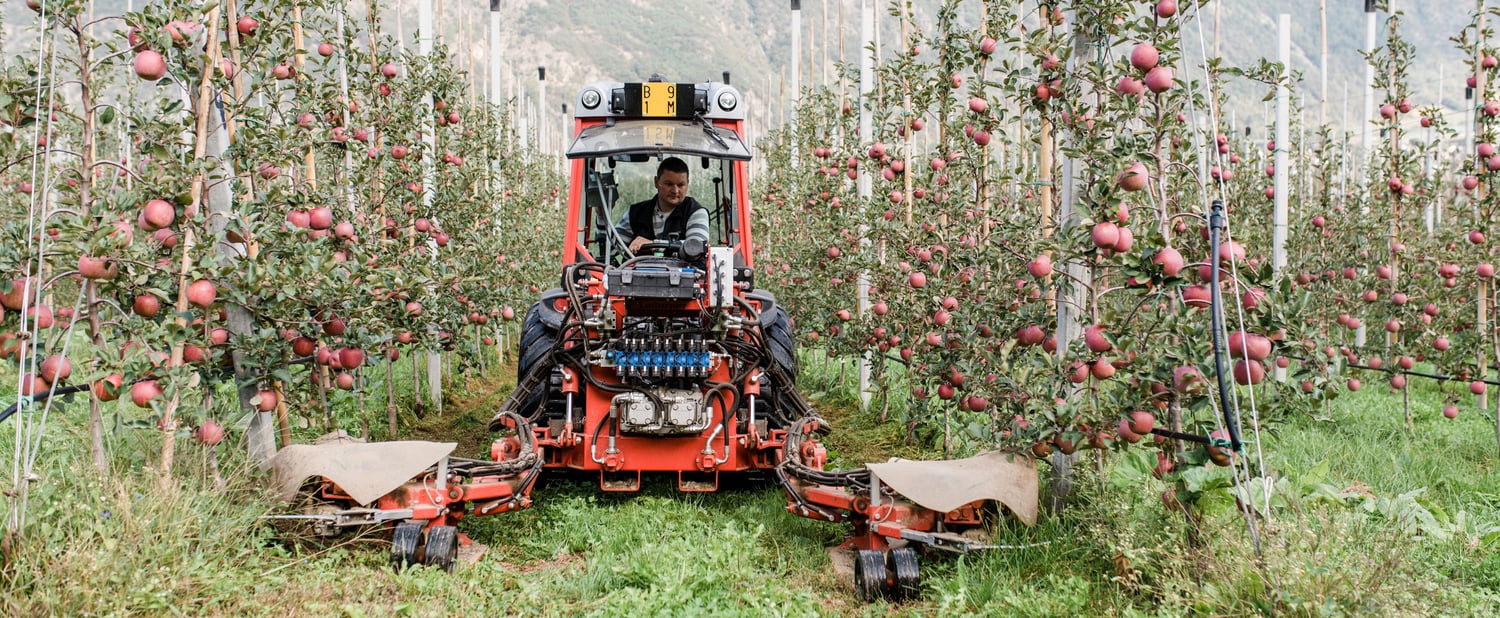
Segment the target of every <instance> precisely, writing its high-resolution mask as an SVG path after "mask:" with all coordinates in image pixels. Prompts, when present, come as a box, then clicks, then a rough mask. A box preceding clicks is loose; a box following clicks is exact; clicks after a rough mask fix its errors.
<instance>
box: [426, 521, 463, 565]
mask: <svg viewBox="0 0 1500 618" xmlns="http://www.w3.org/2000/svg"><path fill="white" fill-rule="evenodd" d="M457 562H458V528H455V527H453V526H433V527H431V528H429V529H428V530H427V551H426V553H425V554H424V555H423V556H422V564H425V565H427V566H430V567H437V568H440V569H442V570H444V571H450V572H451V571H452V570H453V565H454V564H455V563H457Z"/></svg>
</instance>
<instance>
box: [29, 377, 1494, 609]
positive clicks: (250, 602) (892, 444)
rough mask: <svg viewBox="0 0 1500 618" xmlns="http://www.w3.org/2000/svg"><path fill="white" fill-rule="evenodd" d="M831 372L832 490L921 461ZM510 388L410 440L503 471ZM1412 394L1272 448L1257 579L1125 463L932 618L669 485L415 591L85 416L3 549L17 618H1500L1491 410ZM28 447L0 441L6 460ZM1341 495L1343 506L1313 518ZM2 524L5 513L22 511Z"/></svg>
mask: <svg viewBox="0 0 1500 618" xmlns="http://www.w3.org/2000/svg"><path fill="white" fill-rule="evenodd" d="M830 368H831V369H830V370H829V371H828V372H827V373H825V372H824V369H823V365H822V362H821V359H818V360H817V361H813V362H809V361H808V360H806V359H805V360H804V363H803V383H804V386H805V387H806V388H807V389H808V390H809V391H812V392H815V393H817V394H816V396H815V397H814V398H815V401H816V402H817V404H818V406H819V408H820V410H821V411H822V412H823V413H824V414H825V416H826V417H827V418H829V419H830V420H831V421H832V422H833V423H834V425H835V427H836V429H837V433H836V434H835V435H834V436H831V437H830V440H829V448H830V451H831V453H832V454H833V455H834V461H835V462H836V463H837V464H838V465H843V466H847V465H854V464H855V463H857V462H859V461H863V460H870V461H873V460H878V459H883V458H884V457H885V456H888V455H891V454H897V455H901V456H908V457H912V456H922V455H923V454H924V452H923V451H922V449H920V448H918V447H916V446H913V445H910V444H908V443H907V441H906V435H905V432H904V430H903V428H901V427H900V426H897V425H896V424H893V423H887V424H880V423H877V422H875V421H874V419H873V413H862V412H859V411H858V410H857V404H856V400H855V399H854V398H853V397H852V396H851V394H850V393H848V391H847V390H844V389H842V388H840V387H839V386H838V378H837V367H836V365H830ZM830 374H831V375H830ZM399 375H400V372H398V376H399ZM501 376H502V377H500V378H495V377H493V376H489V377H486V376H471V377H470V379H456V380H454V382H453V383H452V384H450V387H449V393H450V395H449V396H450V399H449V401H448V404H447V405H446V406H445V411H444V412H443V414H442V415H441V416H439V415H437V414H436V413H435V412H428V413H427V414H426V415H424V416H423V417H421V418H417V417H416V416H415V415H412V414H410V413H409V412H408V413H405V414H404V415H403V433H404V434H405V435H406V436H408V437H421V438H426V439H457V440H458V441H459V442H460V443H461V445H462V446H461V449H463V450H464V451H483V450H485V446H486V444H487V442H488V438H487V436H486V434H485V433H484V432H483V430H482V428H476V427H479V426H481V425H482V424H483V422H484V421H486V420H488V418H489V415H490V414H491V413H492V412H493V409H494V407H495V406H496V405H497V404H498V402H499V398H500V397H502V396H503V394H504V392H505V391H506V390H507V389H508V388H509V385H510V380H509V379H506V378H505V377H504V374H503V372H502V373H501ZM846 378H847V380H846V381H847V382H849V383H852V374H848V373H846ZM398 379H399V377H398ZM1369 381H1370V382H1375V381H1376V380H1373V379H1372V380H1369ZM1414 385H1415V387H1414V388H1413V391H1412V409H1413V416H1414V429H1415V432H1414V433H1410V434H1409V433H1408V432H1407V430H1406V425H1405V420H1404V414H1403V411H1402V407H1401V398H1400V397H1399V396H1393V395H1391V394H1388V393H1386V392H1384V389H1378V388H1374V387H1371V388H1367V389H1366V390H1364V391H1362V392H1359V393H1353V394H1349V395H1346V396H1344V397H1341V398H1339V399H1338V400H1336V401H1335V402H1334V404H1333V405H1332V406H1331V408H1330V409H1329V410H1328V414H1327V418H1326V419H1325V420H1319V419H1314V418H1311V417H1307V416H1302V415H1293V416H1292V418H1291V419H1290V420H1289V421H1288V422H1286V423H1283V424H1281V425H1280V426H1279V427H1278V428H1277V429H1276V431H1275V432H1274V433H1270V432H1264V433H1263V435H1262V439H1263V443H1262V447H1263V449H1264V453H1265V463H1266V466H1267V468H1268V469H1269V470H1271V471H1273V472H1274V473H1275V474H1276V475H1277V476H1278V477H1290V478H1291V479H1293V480H1296V481H1297V483H1296V484H1292V485H1296V486H1297V487H1299V489H1287V490H1286V491H1284V492H1282V493H1280V494H1278V495H1280V496H1281V497H1282V498H1283V500H1281V501H1278V503H1277V504H1278V506H1276V507H1275V508H1273V509H1272V512H1271V513H1270V519H1269V520H1262V521H1260V522H1259V523H1260V528H1259V529H1260V539H1261V542H1262V546H1263V548H1264V550H1263V554H1262V557H1261V558H1259V559H1258V558H1257V556H1256V555H1255V554H1254V552H1253V550H1252V545H1251V540H1250V537H1249V534H1248V529H1247V526H1246V523H1245V521H1244V519H1243V517H1242V516H1241V515H1240V514H1239V512H1237V511H1235V510H1233V509H1223V510H1220V511H1212V510H1211V511H1209V512H1208V513H1207V514H1205V515H1203V516H1202V517H1201V519H1199V520H1198V523H1197V525H1196V527H1194V526H1192V525H1190V524H1189V523H1188V520H1186V519H1185V518H1184V517H1183V516H1182V515H1181V514H1180V513H1179V512H1177V511H1175V510H1169V509H1168V508H1167V507H1166V506H1164V505H1163V502H1162V500H1161V495H1162V492H1163V491H1165V490H1166V489H1167V488H1168V486H1167V485H1166V484H1165V483H1163V482H1161V481H1158V480H1155V479H1152V478H1149V477H1145V478H1139V479H1134V480H1130V482H1128V483H1125V484H1120V483H1118V482H1116V483H1112V482H1111V479H1112V478H1114V479H1115V480H1116V481H1118V480H1119V478H1125V477H1120V476H1119V475H1118V474H1113V473H1114V472H1115V471H1116V469H1117V468H1119V463H1118V462H1120V461H1121V460H1122V455H1121V454H1111V455H1110V456H1109V458H1108V459H1107V460H1104V461H1102V462H1100V463H1101V464H1102V465H1101V466H1099V468H1098V469H1102V470H1103V472H1104V475H1103V476H1100V475H1099V473H1098V472H1097V471H1096V466H1094V465H1080V466H1078V467H1077V469H1078V471H1079V476H1078V479H1077V481H1078V483H1077V492H1076V494H1075V495H1074V498H1073V500H1072V502H1071V503H1070V506H1069V508H1068V509H1067V510H1066V511H1065V512H1064V513H1063V514H1062V515H1060V516H1044V517H1043V518H1042V520H1041V521H1040V522H1039V523H1038V525H1037V526H1035V527H1032V528H1027V527H1024V526H1021V525H1019V524H1016V523H1013V522H1011V523H1006V524H1003V525H1001V526H1000V527H999V528H998V529H997V530H996V542H997V543H1000V544H1002V545H1005V546H1008V547H1007V548H1003V549H998V550H994V551H990V552H985V553H980V554H975V555H969V556H961V557H955V556H949V555H937V556H931V557H928V558H925V559H924V561H923V575H924V590H923V594H922V596H921V598H919V599H917V600H914V601H909V602H906V603H902V604H891V603H886V602H879V603H875V604H870V605H865V604H863V603H860V602H858V601H857V600H855V599H854V598H853V595H852V594H851V592H850V591H849V590H848V589H846V588H845V587H844V585H843V584H841V583H840V582H839V581H838V579H837V578H836V577H835V576H834V574H833V572H832V568H831V564H830V559H829V557H828V554H827V553H826V551H825V548H826V547H828V546H830V545H834V544H836V543H837V542H838V541H839V540H840V539H841V537H842V535H843V534H845V532H846V530H845V529H844V528H843V527H841V526H834V525H827V524H820V523H818V522H813V521H811V520H806V519H801V518H798V517H795V516H792V515H791V514H789V513H787V512H786V510H785V504H786V503H785V498H784V496H783V495H782V494H781V492H780V490H779V489H777V488H776V487H774V486H760V487H749V488H740V489H735V490H730V491H725V492H721V493H717V494H680V493H678V492H677V491H676V490H675V489H674V488H673V487H672V486H671V484H670V483H668V482H665V481H662V480H656V481H651V482H648V483H647V485H646V486H645V488H644V489H643V490H642V491H641V492H640V493H638V494H634V495H618V494H602V493H600V492H598V491H597V488H596V487H595V485H594V484H592V483H588V482H577V481H554V482H549V483H546V484H543V485H542V486H540V487H538V488H537V489H536V491H535V492H534V494H533V497H534V498H535V500H536V503H535V506H534V507H533V508H532V509H529V510H527V511H522V512H519V513H513V514H506V515H501V516H496V517H483V518H475V519H472V520H469V521H466V522H464V523H463V524H462V525H461V529H462V530H463V531H464V532H466V533H467V534H469V535H470V536H471V537H473V538H474V539H475V540H476V541H478V542H481V543H484V544H485V545H487V546H488V547H489V548H490V549H489V552H488V553H487V554H486V555H485V556H484V557H483V558H482V559H481V560H480V561H479V562H478V563H477V564H475V565H473V566H467V567H463V568H460V569H459V570H458V571H457V572H456V573H453V574H451V575H449V574H443V573H439V572H431V571H428V570H424V569H412V570H407V571H403V572H400V573H397V572H393V571H391V570H390V569H389V568H388V567H387V566H386V552H387V551H388V547H389V546H388V544H387V542H386V541H385V540H383V539H382V538H381V537H380V536H379V535H377V534H372V535H367V536H350V537H342V538H340V539H338V540H336V541H334V542H332V543H318V542H313V541H310V540H306V539H301V538H299V537H296V536H294V535H288V534H284V533H283V532H281V531H279V530H278V529H276V528H274V527H272V526H270V525H267V524H265V523H263V522H261V521H260V520H259V516H260V515H262V514H264V513H267V512H270V511H271V510H273V509H274V508H276V507H275V504H274V503H273V501H272V500H271V499H269V498H268V497H267V496H266V495H264V493H263V491H262V490H261V489H260V484H261V482H262V481H261V479H260V476H259V474H258V473H257V472H256V471H255V470H253V469H252V468H250V467H249V466H247V465H246V464H245V463H244V462H243V461H240V460H238V458H237V457H235V456H233V455H226V456H225V457H224V461H223V462H222V467H223V469H224V472H225V475H226V477H228V478H229V479H230V481H229V486H228V487H227V488H226V489H223V490H219V489H215V488H214V487H213V486H212V483H211V482H210V481H209V480H208V476H207V474H206V459H205V456H206V452H205V451H204V450H203V449H202V447H199V446H197V445H187V446H185V447H183V449H182V451H181V452H180V453H179V460H178V470H179V472H178V478H177V481H178V482H177V483H176V484H175V485H174V486H173V487H171V488H167V489H163V488H161V487H160V486H159V485H158V484H157V483H156V480H155V478H154V477H153V476H152V475H151V474H150V473H149V472H146V471H145V466H146V465H148V461H149V458H148V457H146V456H145V455H142V453H146V452H150V451H151V450H152V449H153V448H154V446H155V443H156V436H155V434H154V433H153V432H149V431H132V430H121V431H118V432H116V433H115V434H113V435H114V436H115V437H114V438H113V440H112V441H111V446H112V453H113V457H114V460H113V465H114V467H113V471H112V472H111V473H110V474H109V475H106V476H100V475H97V474H94V473H92V472H91V468H90V467H89V465H88V463H87V461H86V454H85V453H86V451H85V449H83V448H82V446H81V445H82V444H84V430H83V427H82V425H83V423H82V417H83V415H84V414H85V413H86V409H85V406H83V405H80V404H74V405H72V406H69V407H67V408H65V409H63V410H61V411H60V413H58V415H57V416H56V417H55V418H54V419H53V422H52V423H51V424H50V426H49V432H48V439H47V440H46V441H45V442H44V453H43V455H42V459H41V461H42V462H43V466H42V469H41V474H40V477H41V478H40V480H38V481H37V482H36V483H34V484H33V486H32V495H31V502H30V504H29V506H28V508H27V516H28V525H27V527H26V529H25V534H24V536H23V537H20V538H17V539H11V540H10V541H9V542H7V543H6V544H4V545H0V550H4V554H5V559H6V561H5V566H4V568H3V571H0V613H3V614H5V615H78V616H91V615H208V616H215V615H222V616H240V615H276V616H289V615H342V616H385V615H415V616H439V615H481V614H483V615H513V614H528V615H570V616H571V615H580V614H581V615H598V616H616V615H660V616H690V615H754V616H759V615H794V616H802V615H941V616H950V615H988V616H1078V615H1107V616H1182V615H1263V614H1286V615H1297V616H1315V615H1316V616H1324V615H1410V616H1475V615H1494V614H1495V613H1496V612H1497V611H1500V472H1497V470H1496V461H1497V454H1496V447H1495V443H1494V430H1493V426H1492V425H1491V424H1490V423H1489V422H1488V421H1487V420H1486V419H1485V418H1482V417H1481V416H1480V414H1479V413H1477V412H1475V411H1474V410H1472V409H1466V410H1464V411H1463V413H1462V414H1461V415H1460V416H1459V418H1457V419H1446V418H1443V417H1442V416H1441V414H1440V412H1439V409H1440V407H1441V405H1443V402H1444V401H1445V399H1444V395H1443V393H1441V392H1439V391H1438V390H1437V389H1436V387H1435V386H1433V385H1432V384H1431V383H1426V382H1425V381H1414ZM408 397H409V395H408ZM380 401H381V402H382V404H383V390H382V398H381V399H380ZM876 401H877V406H878V402H879V401H880V400H879V398H878V397H877V399H876ZM405 409H409V408H405ZM340 418H346V419H347V418H351V417H347V416H341V417H340ZM375 424H376V425H377V427H378V426H379V425H380V423H378V422H377V423H375ZM7 429H8V427H7ZM10 439H11V436H10V435H9V431H0V447H3V449H0V451H8V450H9V446H10V442H9V440H10ZM926 455H928V456H930V455H931V453H930V452H927V453H926ZM1092 456H1093V455H1089V457H1092ZM1084 463H1085V464H1088V463H1089V462H1084ZM1320 463H1322V464H1325V465H1323V466H1320V465H1319V464H1320ZM1320 470H1321V471H1326V474H1325V475H1324V476H1323V478H1316V476H1317V474H1318V473H1319V471H1320ZM1112 475H1113V476H1112ZM1315 486H1316V487H1321V488H1322V490H1324V491H1323V493H1319V491H1314V489H1313V488H1314V487H1315ZM1346 490H1347V491H1346ZM1417 490H1422V492H1421V493H1419V494H1416V495H1414V496H1410V497H1408V498H1404V499H1403V498H1401V496H1402V495H1403V494H1409V493H1410V492H1414V491H1417ZM1340 492H1342V494H1340ZM1329 495H1341V496H1342V497H1339V498H1337V499H1320V498H1319V497H1320V496H1329ZM0 504H3V505H4V506H5V507H7V510H8V508H9V507H10V506H11V502H10V501H9V499H8V498H7V499H5V501H4V502H0ZM1423 514H1425V515H1423Z"/></svg>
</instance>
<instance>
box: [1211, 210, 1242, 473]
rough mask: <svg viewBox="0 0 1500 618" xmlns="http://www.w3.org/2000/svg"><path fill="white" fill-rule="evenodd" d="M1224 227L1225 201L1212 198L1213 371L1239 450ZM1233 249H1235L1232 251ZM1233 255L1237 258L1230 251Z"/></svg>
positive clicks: (1234, 446)
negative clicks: (1223, 277)
mask: <svg viewBox="0 0 1500 618" xmlns="http://www.w3.org/2000/svg"><path fill="white" fill-rule="evenodd" d="M1223 229H1224V202H1223V201H1222V200H1214V201H1213V211H1212V212H1211V213H1210V214H1209V216H1208V246H1209V259H1208V263H1209V269H1210V270H1211V271H1212V272H1213V277H1212V282H1211V283H1210V284H1209V289H1210V291H1211V293H1212V294H1211V298H1210V302H1211V303H1212V306H1211V307H1210V308H1209V315H1210V317H1211V322H1212V328H1213V331H1214V332H1213V344H1214V373H1216V374H1218V379H1219V407H1220V408H1221V409H1222V410H1223V411H1224V427H1225V428H1226V429H1228V430H1229V446H1230V448H1232V449H1234V451H1235V452H1236V453H1238V452H1240V447H1241V443H1240V428H1239V423H1238V422H1236V420H1235V417H1234V404H1233V402H1232V400H1231V399H1230V398H1229V382H1228V381H1227V380H1226V379H1225V376H1224V374H1225V372H1226V369H1227V366H1228V364H1227V363H1225V362H1224V339H1223V336H1222V335H1221V334H1220V332H1219V331H1221V330H1223V329H1224V298H1223V296H1224V295H1223V291H1222V290H1220V289H1219V260H1220V255H1219V254H1220V251H1219V239H1220V235H1219V232H1220V230H1223ZM1231 253H1233V252H1231ZM1230 259H1231V260H1232V259H1234V256H1233V255H1231V256H1230Z"/></svg>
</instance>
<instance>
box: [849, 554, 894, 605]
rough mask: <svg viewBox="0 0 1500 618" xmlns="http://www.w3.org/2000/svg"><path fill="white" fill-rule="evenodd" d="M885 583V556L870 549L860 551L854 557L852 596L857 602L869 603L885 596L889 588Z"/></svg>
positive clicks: (887, 583)
mask: <svg viewBox="0 0 1500 618" xmlns="http://www.w3.org/2000/svg"><path fill="white" fill-rule="evenodd" d="M889 587H890V585H889V582H887V581H886V569H885V555H884V554H883V553H882V552H879V551H876V550H872V549H861V550H859V551H857V552H856V553H855V555H854V594H855V596H857V597H859V600H861V601H865V602H867V603H868V602H870V601H874V600H876V599H879V598H881V597H883V596H885V593H886V589H887V588H889Z"/></svg>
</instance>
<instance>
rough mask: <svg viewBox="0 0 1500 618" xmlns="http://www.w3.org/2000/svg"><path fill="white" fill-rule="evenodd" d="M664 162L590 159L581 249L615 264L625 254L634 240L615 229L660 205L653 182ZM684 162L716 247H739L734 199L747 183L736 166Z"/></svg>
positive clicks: (617, 157)
mask: <svg viewBox="0 0 1500 618" xmlns="http://www.w3.org/2000/svg"><path fill="white" fill-rule="evenodd" d="M734 143H739V142H738V140H736V141H735V142H734ZM664 158H666V157H665V156H662V155H659V154H658V155H655V156H653V155H647V154H639V153H638V154H620V155H614V156H607V157H586V158H584V160H583V172H584V186H583V208H581V209H580V210H579V217H580V221H579V222H578V223H579V225H578V228H577V229H578V231H579V238H578V244H579V246H583V247H587V248H588V252H589V253H590V254H592V255H593V257H594V259H596V260H599V261H602V262H605V263H612V262H613V261H615V260H616V258H617V257H618V256H620V255H621V254H622V253H623V251H624V249H623V246H622V245H623V244H626V243H627V242H628V240H622V239H620V238H619V237H618V236H617V234H616V233H615V226H616V225H617V224H618V223H619V222H620V221H621V219H622V218H624V217H625V216H626V213H628V212H629V210H630V206H631V205H632V204H636V203H640V202H646V201H653V202H654V200H655V199H656V188H655V186H654V184H653V182H652V181H653V180H654V179H655V178H656V172H657V166H658V165H660V164H661V160H662V159H664ZM679 158H681V159H682V160H683V161H684V162H686V163H687V164H688V190H687V195H688V197H689V198H691V199H692V200H693V201H694V202H697V203H698V204H700V205H702V206H703V208H705V209H707V210H708V215H709V244H710V246H734V245H736V244H737V243H738V242H739V238H738V236H739V234H738V230H737V229H735V224H736V223H735V222H736V221H737V219H736V217H737V216H738V215H737V213H736V212H735V206H734V195H735V187H736V186H737V183H739V182H741V180H740V179H738V178H736V176H735V170H736V167H737V166H736V165H735V163H734V161H731V160H728V159H716V158H709V157H697V156H691V157H679ZM739 167H743V166H739Z"/></svg>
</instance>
